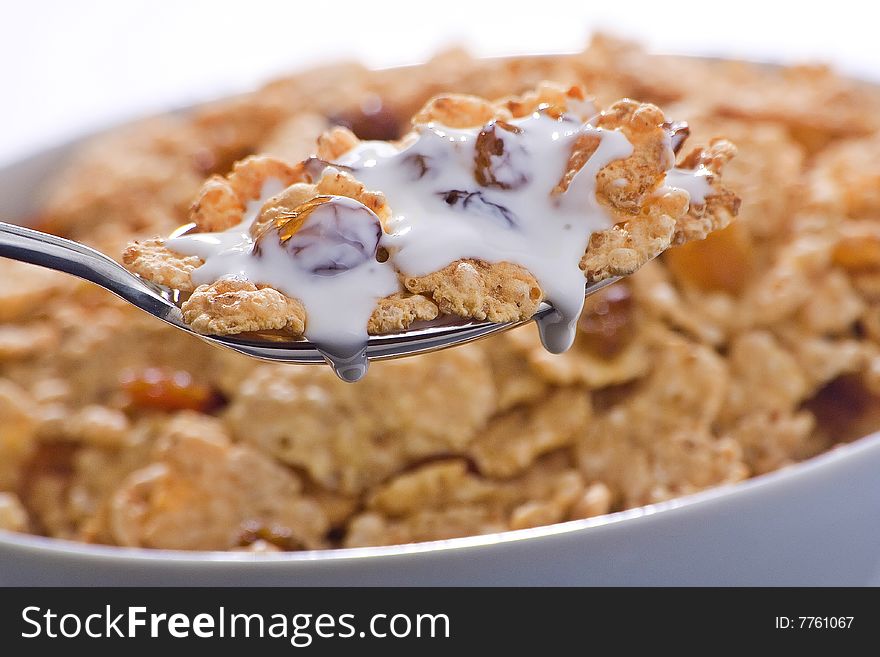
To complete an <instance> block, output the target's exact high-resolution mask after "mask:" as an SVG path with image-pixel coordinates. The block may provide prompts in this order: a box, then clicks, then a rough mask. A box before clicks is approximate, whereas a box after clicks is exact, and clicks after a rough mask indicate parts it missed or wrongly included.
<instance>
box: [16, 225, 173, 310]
mask: <svg viewBox="0 0 880 657" xmlns="http://www.w3.org/2000/svg"><path fill="white" fill-rule="evenodd" d="M0 257H4V258H11V259H12V260H19V261H20V262H26V263H29V264H32V265H39V266H40V267H46V268H47V269H54V270H56V271H60V272H64V273H65V274H72V275H73V276H77V277H79V278H83V279H85V280H87V281H91V282H92V283H95V284H96V285H100V286H101V287H103V288H104V289H106V290H109V291H110V292H113V294H116V295H117V296H120V297H122V298H123V299H125V300H126V301H128V302H129V303H133V304H134V305H136V306H138V307H140V308H142V309H143V310H146V311H147V312H149V313H152V314H153V315H156V316H157V317H161V318H163V319H165V318H168V317H169V316H170V314H172V313H173V312H174V311H176V310H177V308H176V307H175V306H174V304H172V303H171V302H170V301H168V300H167V299H165V298H164V297H163V296H162V295H161V294H160V293H159V292H158V291H157V290H155V289H153V287H152V286H150V285H149V284H148V283H146V282H145V281H144V280H142V279H140V278H138V277H137V276H135V275H134V274H132V273H131V272H129V271H128V270H127V269H125V268H124V267H123V266H122V265H120V264H119V263H117V262H116V261H115V260H113V259H112V258H109V257H107V256H106V255H104V254H103V253H101V252H100V251H96V250H95V249H92V248H89V247H88V246H85V245H84V244H80V243H79V242H74V241H72V240H67V239H64V238H63V237H56V236H55V235H49V234H48V233H42V232H40V231H38V230H33V229H31V228H25V227H24V226H17V225H15V224H9V223H6V222H2V221H0Z"/></svg>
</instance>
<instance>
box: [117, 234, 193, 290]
mask: <svg viewBox="0 0 880 657" xmlns="http://www.w3.org/2000/svg"><path fill="white" fill-rule="evenodd" d="M122 262H123V264H125V266H126V267H128V269H129V270H131V271H132V272H134V273H135V274H137V275H138V276H141V277H143V278H146V279H147V280H148V281H152V282H153V283H157V284H159V285H164V286H166V287H170V288H171V289H173V290H180V291H181V292H192V291H193V290H194V289H195V285H194V284H193V281H192V272H193V270H195V269H196V268H197V267H201V266H202V265H203V264H204V261H203V260H202V259H201V258H199V257H197V256H184V255H181V254H179V253H175V252H174V251H172V250H171V249H169V248H168V247H167V246H165V240H163V239H161V238H156V239H150V240H145V241H143V242H131V243H130V244H129V245H128V247H127V248H126V249H125V251H124V252H123V254H122Z"/></svg>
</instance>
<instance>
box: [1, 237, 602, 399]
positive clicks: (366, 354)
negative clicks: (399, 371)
mask: <svg viewBox="0 0 880 657" xmlns="http://www.w3.org/2000/svg"><path fill="white" fill-rule="evenodd" d="M0 256H2V257H5V258H11V259H13V260H20V261H21V262H27V263H30V264H32V265H39V266H41V267H47V268H48V269H54V270H56V271H61V272H64V273H66V274H72V275H74V276H78V277H79V278H83V279H85V280H87V281H91V282H92V283H95V284H97V285H100V286H101V287H103V288H104V289H106V290H109V291H110V292H112V293H113V294H115V295H117V296H119V297H121V298H123V299H125V300H126V301H128V302H129V303H131V304H132V305H135V306H137V307H138V308H140V309H141V310H143V311H145V312H148V313H150V314H151V315H153V316H154V317H157V318H158V319H161V320H162V321H163V322H166V323H167V324H170V325H171V326H174V327H175V328H178V329H180V330H181V331H186V332H187V333H190V334H191V335H194V336H196V337H197V338H199V339H200V340H204V341H205V342H208V343H210V344H213V345H218V346H221V347H226V348H227V349H232V350H234V351H237V352H239V353H242V354H245V355H246V356H252V357H253V358H259V359H262V360H269V361H276V362H282V363H298V364H309V363H325V362H326V363H329V364H330V366H331V367H332V368H333V370H334V372H336V374H337V375H338V376H339V377H340V378H341V379H343V380H345V381H350V382H353V381H357V380H359V379H360V378H361V377H363V376H364V374H365V373H366V369H367V364H368V362H369V361H371V360H386V359H391V358H403V357H404V356H414V355H417V354H424V353H427V352H430V351H437V350H438V349H446V348H447V347H455V346H457V345H460V344H465V343H467V342H473V341H474V340H479V339H480V338H485V337H487V336H490V335H494V334H496V333H500V332H502V331H507V330H509V329H512V328H515V327H517V326H522V325H523V324H527V323H528V322H530V321H532V320H536V321H538V322H539V325H541V326H542V327H545V328H546V327H548V326H552V325H553V324H554V321H558V320H559V314H558V313H557V312H556V311H555V310H554V309H553V307H552V306H550V305H549V304H546V303H543V304H541V306H540V307H539V308H538V311H537V312H536V313H535V314H534V315H533V316H532V317H531V318H529V319H525V320H521V321H518V322H508V323H504V324H496V323H492V322H468V321H466V320H462V321H460V322H458V323H446V324H437V323H431V324H429V325H426V326H421V327H418V328H411V329H410V330H408V331H406V332H403V333H396V334H391V335H378V336H370V338H369V341H368V342H367V345H366V347H365V348H363V349H361V350H359V351H358V352H356V353H348V354H346V353H332V352H330V351H328V350H327V349H322V348H319V347H317V346H316V345H315V344H313V343H312V342H309V341H308V340H305V339H301V340H276V339H270V338H269V337H266V338H265V339H259V338H243V337H236V336H226V335H202V334H200V333H196V332H195V331H193V330H192V329H191V328H190V327H189V326H188V325H187V324H186V323H184V321H183V315H182V313H181V311H180V308H179V307H178V306H177V304H176V303H175V300H176V299H177V296H178V295H177V292H176V290H171V289H168V288H164V287H162V286H159V285H156V284H154V283H151V282H149V281H146V280H144V279H142V278H140V277H139V276H136V275H135V274H132V273H131V272H129V271H128V270H127V269H125V268H124V267H123V266H122V265H120V264H119V263H117V262H116V261H114V260H113V259H111V258H109V257H108V256H106V255H104V254H103V253H100V252H99V251H96V250H95V249H92V248H89V247H87V246H85V245H83V244H80V243H79V242H74V241H71V240H67V239H64V238H61V237H56V236H55V235H49V234H47V233H42V232H40V231H37V230H32V229H30V228H24V227H23V226H16V225H14V224H8V223H5V222H0ZM616 280H618V279H617V278H612V279H606V280H604V281H600V282H598V283H592V284H588V285H587V286H586V289H585V295H586V296H589V295H591V294H593V293H595V292H597V291H598V290H600V289H602V288H603V287H606V286H607V285H610V284H611V283H613V282H615V281H616ZM542 339H543V331H542ZM546 343H547V341H546V340H545V344H546Z"/></svg>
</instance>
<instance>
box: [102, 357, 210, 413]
mask: <svg viewBox="0 0 880 657" xmlns="http://www.w3.org/2000/svg"><path fill="white" fill-rule="evenodd" d="M119 384H120V387H121V388H122V391H123V392H124V393H125V395H126V397H127V399H128V402H129V404H130V405H131V406H132V407H133V408H137V409H152V410H159V411H182V410H191V411H199V412H200V413H207V412H209V411H211V410H214V409H216V408H217V407H218V406H220V405H221V404H222V399H221V398H220V396H219V394H218V393H217V392H216V391H214V390H213V389H212V388H211V387H210V386H206V385H203V384H201V383H196V381H195V380H194V379H193V377H192V375H191V374H190V373H189V372H186V371H184V370H168V369H164V368H160V367H148V368H146V369H143V370H129V371H127V372H123V373H122V375H121V376H120V377H119Z"/></svg>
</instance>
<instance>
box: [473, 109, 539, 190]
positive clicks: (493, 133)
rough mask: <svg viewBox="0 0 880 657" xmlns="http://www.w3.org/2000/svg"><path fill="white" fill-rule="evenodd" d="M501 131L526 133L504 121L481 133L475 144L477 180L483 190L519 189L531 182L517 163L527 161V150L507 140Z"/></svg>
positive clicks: (515, 133)
mask: <svg viewBox="0 0 880 657" xmlns="http://www.w3.org/2000/svg"><path fill="white" fill-rule="evenodd" d="M499 131H501V132H502V133H507V134H508V135H520V134H522V129H521V128H518V127H516V126H513V125H510V124H509V123H505V122H504V121H492V122H491V123H489V124H488V125H486V126H485V127H484V128H483V129H482V130H480V134H479V135H477V141H476V144H475V155H474V177H475V178H476V180H477V182H478V183H479V184H480V185H481V186H482V187H497V188H499V189H518V188H520V187H522V186H523V185H525V184H527V183H528V182H529V177H528V175H527V174H526V173H525V172H524V171H523V170H522V169H521V168H519V167H518V162H517V161H518V160H520V159H523V155H524V154H525V149H524V148H523V147H522V146H521V145H519V144H517V143H516V142H515V141H514V140H513V139H511V138H510V137H509V136H508V138H507V139H506V140H505V136H504V135H503V134H499Z"/></svg>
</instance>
